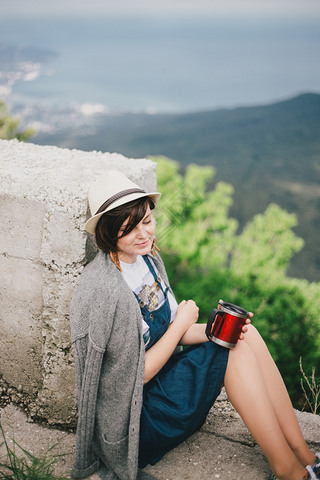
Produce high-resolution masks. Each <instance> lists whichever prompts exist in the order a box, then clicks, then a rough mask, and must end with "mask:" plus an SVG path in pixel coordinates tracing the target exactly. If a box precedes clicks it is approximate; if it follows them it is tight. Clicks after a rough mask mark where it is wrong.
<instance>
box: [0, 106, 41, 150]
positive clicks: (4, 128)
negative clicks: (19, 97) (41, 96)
mask: <svg viewBox="0 0 320 480" xmlns="http://www.w3.org/2000/svg"><path fill="white" fill-rule="evenodd" d="M19 125H20V120H19V119H16V118H13V117H12V116H11V115H10V114H9V113H8V109H7V106H6V105H5V103H4V102H3V101H2V100H0V139H2V140H11V139H12V138H17V139H18V140H19V141H21V142H25V141H27V140H28V139H29V138H30V137H31V136H32V135H34V134H35V130H33V129H32V128H26V129H25V130H22V131H19V130H18V127H19Z"/></svg>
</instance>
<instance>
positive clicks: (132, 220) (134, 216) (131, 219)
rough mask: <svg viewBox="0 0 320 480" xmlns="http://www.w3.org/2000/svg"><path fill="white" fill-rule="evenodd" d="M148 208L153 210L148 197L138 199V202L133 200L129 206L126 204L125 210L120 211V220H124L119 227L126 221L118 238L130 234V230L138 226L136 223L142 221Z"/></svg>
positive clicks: (151, 202) (152, 204)
mask: <svg viewBox="0 0 320 480" xmlns="http://www.w3.org/2000/svg"><path fill="white" fill-rule="evenodd" d="M148 206H150V209H151V210H153V208H154V203H153V201H152V200H151V199H150V198H149V197H145V198H142V199H141V200H140V199H139V200H138V201H137V200H134V201H133V202H131V204H130V203H128V204H127V208H126V209H125V210H123V211H122V218H123V217H124V220H123V222H122V223H121V226H122V225H123V223H124V222H125V221H126V220H128V221H127V224H126V226H125V228H124V230H123V231H122V233H121V235H119V237H118V238H122V237H125V236H126V235H128V234H129V233H130V232H132V230H133V229H134V228H135V227H136V226H137V225H138V223H140V222H141V220H143V218H144V216H145V214H146V212H147V209H148ZM119 232H120V229H119Z"/></svg>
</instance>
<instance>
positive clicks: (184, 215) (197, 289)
mask: <svg viewBox="0 0 320 480" xmlns="http://www.w3.org/2000/svg"><path fill="white" fill-rule="evenodd" d="M152 159H153V160H154V161H155V162H156V163H157V179H158V190H159V191H160V192H162V198H161V201H160V202H159V204H158V205H157V209H156V211H155V212H156V213H155V216H156V220H157V243H158V245H159V247H160V248H161V254H162V257H163V259H164V261H165V264H166V266H167V270H168V275H169V278H170V281H171V285H172V288H173V290H174V292H175V295H176V297H177V300H178V301H181V300H182V299H189V298H192V299H193V300H195V302H196V303H197V305H198V306H199V308H200V319H199V321H200V322H206V321H207V318H208V316H209V313H210V311H211V309H212V308H215V307H216V306H217V303H218V301H219V299H223V300H224V301H228V302H232V303H235V304H238V305H241V306H242V307H244V308H246V309H247V310H249V311H252V312H253V313H254V317H253V324H254V325H255V326H256V327H257V328H258V330H259V331H260V333H261V334H262V336H263V337H264V339H265V341H266V343H267V345H268V347H269V349H270V352H271V354H272V356H273V358H274V359H275V361H276V362H277V365H278V367H279V369H280V371H281V373H282V375H283V377H284V380H285V383H286V385H287V387H288V390H289V393H290V395H291V398H292V400H293V403H294V405H295V407H296V408H300V409H302V408H304V407H305V403H306V402H305V397H304V395H303V392H302V389H301V382H300V380H301V372H300V369H299V359H300V357H301V358H302V362H303V368H304V372H305V373H306V375H308V374H309V373H310V374H311V372H312V368H314V367H319V365H320V318H319V311H320V283H310V282H308V281H307V280H303V279H295V278H290V277H288V276H287V275H286V271H287V268H288V264H289V261H290V259H291V257H292V255H293V254H294V253H296V252H298V251H299V250H300V249H301V248H302V246H303V240H302V239H300V238H298V237H297V236H296V235H295V233H294V232H293V231H292V228H293V227H294V226H295V225H296V217H295V215H293V214H289V213H288V212H286V211H285V210H283V209H282V208H280V207H279V206H277V205H275V204H270V205H269V206H268V207H267V209H266V210H265V212H264V213H262V214H258V215H256V216H254V217H253V218H252V219H251V221H249V222H248V223H247V224H246V225H245V227H244V228H243V229H242V231H239V228H238V223H237V221H236V220H235V219H233V218H229V216H228V215H229V209H230V207H231V206H232V202H233V187H232V186H231V185H229V184H227V183H224V182H218V183H217V184H216V186H215V187H214V189H213V190H212V189H209V188H208V185H209V184H211V185H212V179H213V177H214V175H215V170H214V168H213V167H208V166H199V165H193V164H190V165H189V166H187V167H186V169H185V172H184V174H182V173H181V172H180V170H181V169H180V165H179V163H178V162H175V161H173V160H171V159H169V158H166V157H152ZM243 194H244V195H248V196H250V192H244V193H243ZM244 368H245V365H244ZM316 371H317V374H318V375H319V368H317V370H316Z"/></svg>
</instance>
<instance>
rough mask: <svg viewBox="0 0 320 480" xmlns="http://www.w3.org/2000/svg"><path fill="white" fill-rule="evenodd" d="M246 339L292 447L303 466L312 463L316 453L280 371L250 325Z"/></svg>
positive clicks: (280, 423)
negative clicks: (293, 405)
mask: <svg viewBox="0 0 320 480" xmlns="http://www.w3.org/2000/svg"><path fill="white" fill-rule="evenodd" d="M244 341H245V342H246V343H247V344H248V345H249V346H250V348H251V350H252V351H253V352H254V354H255V357H256V359H257V362H258V364H259V367H260V370H261V373H262V376H263V380H264V383H265V386H266V389H267V392H268V395H269V398H270V401H271V404H272V406H273V409H274V411H275V414H276V417H277V420H278V423H279V425H280V428H281V430H282V433H283V435H284V437H285V438H286V440H287V442H288V444H289V446H290V448H291V449H292V450H293V452H294V454H295V455H296V457H297V458H298V459H299V461H300V463H301V464H302V465H303V466H306V465H311V464H313V462H314V461H315V455H314V454H313V453H312V452H311V450H310V449H309V448H308V446H307V444H306V442H305V440H304V438H303V435H302V432H301V429H300V426H299V423H298V421H297V418H296V415H295V413H294V410H293V408H292V404H291V400H290V398H289V395H288V392H287V389H286V387H285V384H284V382H283V380H282V377H281V375H280V372H279V370H278V368H277V366H276V364H275V362H274V361H273V359H272V357H271V355H270V353H269V350H268V348H267V346H266V344H265V342H264V341H263V339H262V337H261V335H260V334H259V332H258V331H257V330H256V329H255V328H254V327H253V326H252V325H250V326H249V329H248V332H247V333H246V334H245V339H244Z"/></svg>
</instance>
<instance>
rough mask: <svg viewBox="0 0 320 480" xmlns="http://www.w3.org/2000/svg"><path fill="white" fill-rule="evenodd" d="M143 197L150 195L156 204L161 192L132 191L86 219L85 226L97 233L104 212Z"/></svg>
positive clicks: (91, 231)
mask: <svg viewBox="0 0 320 480" xmlns="http://www.w3.org/2000/svg"><path fill="white" fill-rule="evenodd" d="M143 197H150V198H151V200H152V201H153V203H154V204H155V205H156V203H157V202H158V200H159V198H160V197H161V193H159V192H150V193H131V194H130V195H127V196H125V197H122V198H120V199H119V200H117V201H115V202H114V203H113V204H112V205H110V206H109V207H108V208H106V209H105V210H103V212H100V213H97V214H96V215H93V216H92V217H90V218H89V219H88V220H87V221H86V223H85V226H84V228H85V229H86V231H87V232H88V233H92V234H95V231H96V226H97V223H98V221H99V219H100V218H101V217H102V215H103V214H105V213H107V212H110V210H113V209H114V208H117V207H120V205H125V204H126V203H130V202H132V201H133V200H138V199H139V198H143Z"/></svg>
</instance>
